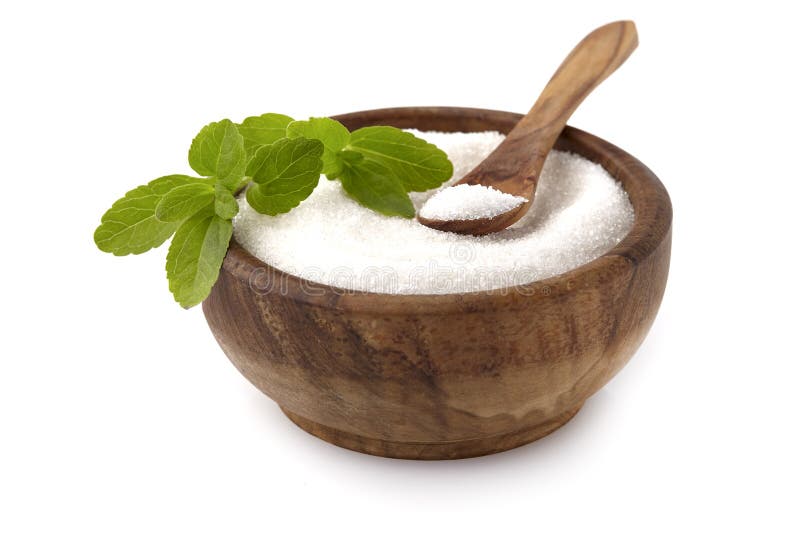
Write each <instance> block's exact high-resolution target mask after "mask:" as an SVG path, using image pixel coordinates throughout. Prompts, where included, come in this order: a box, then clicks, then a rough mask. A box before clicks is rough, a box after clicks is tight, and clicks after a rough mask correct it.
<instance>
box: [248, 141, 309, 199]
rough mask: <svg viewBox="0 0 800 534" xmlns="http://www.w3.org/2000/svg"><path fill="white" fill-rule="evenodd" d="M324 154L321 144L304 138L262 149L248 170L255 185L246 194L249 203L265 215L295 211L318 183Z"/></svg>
mask: <svg viewBox="0 0 800 534" xmlns="http://www.w3.org/2000/svg"><path fill="white" fill-rule="evenodd" d="M322 152H323V145H322V142H321V141H319V140H317V139H306V138H304V137H298V138H296V139H287V138H284V139H280V140H278V141H276V142H275V143H273V144H271V145H269V146H265V147H261V148H260V149H259V150H258V152H256V154H255V156H253V160H252V161H251V162H250V166H249V167H248V173H249V174H250V176H252V177H253V182H254V184H253V185H252V186H250V188H249V189H248V190H247V202H248V203H249V204H250V205H251V206H253V208H254V209H255V210H256V211H257V212H259V213H263V214H265V215H278V214H279V213H286V212H287V211H289V210H291V209H292V208H294V207H296V206H297V205H298V204H300V203H301V202H302V201H303V200H305V199H306V198H308V196H309V195H310V194H311V192H312V191H314V188H315V187H316V186H317V184H318V183H319V174H320V171H321V170H322Z"/></svg>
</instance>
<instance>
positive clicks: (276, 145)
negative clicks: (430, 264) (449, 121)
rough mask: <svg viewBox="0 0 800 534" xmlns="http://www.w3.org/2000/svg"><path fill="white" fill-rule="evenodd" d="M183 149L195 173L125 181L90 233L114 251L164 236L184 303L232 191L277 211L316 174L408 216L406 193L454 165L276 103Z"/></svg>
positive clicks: (217, 243)
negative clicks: (294, 113) (279, 108)
mask: <svg viewBox="0 0 800 534" xmlns="http://www.w3.org/2000/svg"><path fill="white" fill-rule="evenodd" d="M188 159H189V165H190V167H191V168H192V169H193V170H194V171H195V172H197V174H198V175H199V176H187V175H183V174H172V175H169V176H162V177H161V178H157V179H155V180H153V181H151V182H149V183H148V184H146V185H143V186H139V187H137V188H135V189H133V190H131V191H128V193H126V194H125V196H124V197H122V198H121V199H119V200H118V201H116V202H115V203H114V204H113V205H112V206H111V208H110V209H109V210H108V211H106V213H105V214H104V215H103V217H102V218H101V220H100V225H99V226H98V227H97V229H96V230H95V234H94V240H95V243H96V244H97V247H98V248H99V249H100V250H102V251H104V252H110V253H112V254H115V255H118V256H122V255H126V254H140V253H142V252H146V251H147V250H150V249H152V248H155V247H158V246H160V245H161V244H163V243H164V242H165V241H166V240H168V239H169V238H170V237H172V243H171V244H170V247H169V252H168V254H167V266H166V271H167V279H168V281H169V289H170V291H171V292H172V294H173V296H174V298H175V300H176V301H177V302H178V303H179V304H181V306H184V307H186V308H189V307H191V306H194V305H196V304H199V303H200V302H202V301H203V300H204V299H205V298H206V297H207V296H208V294H209V293H210V291H211V288H212V287H213V285H214V283H215V282H216V280H217V277H218V276H219V270H220V268H221V266H222V262H223V260H224V258H225V254H226V252H227V249H228V245H229V243H230V239H231V236H232V234H233V223H232V219H233V217H235V216H236V214H237V213H238V211H239V203H238V201H237V199H236V197H235V195H236V194H237V193H238V192H239V191H241V190H245V193H244V197H245V198H246V199H247V202H248V204H249V205H250V206H251V207H252V208H253V209H254V210H256V211H258V212H259V213H262V214H265V215H272V216H274V215H280V214H282V213H287V212H288V211H290V210H292V209H293V208H295V207H297V206H298V205H299V204H300V203H301V202H303V201H304V200H305V199H307V198H308V197H309V196H310V195H311V193H312V192H313V191H314V189H315V188H316V186H317V184H318V183H319V179H320V176H321V174H325V175H326V176H327V177H328V179H331V180H339V181H340V182H341V184H342V188H343V189H344V191H345V192H346V193H347V194H348V195H349V196H350V197H351V198H353V199H354V200H355V201H356V202H359V203H360V204H361V205H363V206H365V207H367V208H369V209H372V210H374V211H376V212H378V213H381V214H384V215H389V216H399V217H406V218H412V217H414V206H413V204H412V203H411V199H410V198H409V195H408V193H409V192H412V191H425V190H427V189H430V188H433V187H438V186H439V185H441V184H442V183H444V182H445V181H446V180H447V179H449V178H450V176H451V175H452V173H453V166H452V164H451V163H450V161H449V160H448V159H447V155H446V154H445V153H444V152H442V151H441V150H440V149H438V148H437V147H436V146H434V145H433V144H431V143H428V142H426V141H424V140H422V139H419V138H417V137H415V136H414V135H413V134H411V133H408V132H404V131H402V130H399V129H397V128H392V127H390V126H368V127H365V128H360V129H358V130H355V131H353V132H352V133H351V132H350V131H348V130H347V128H345V127H344V126H343V125H342V124H341V123H339V122H338V121H335V120H333V119H331V118H327V117H321V118H311V119H308V120H305V121H295V120H293V119H292V118H291V117H289V116H288V115H282V114H280V113H265V114H263V115H258V116H253V117H247V118H246V119H244V120H243V121H242V122H241V123H239V124H236V123H234V122H232V121H230V120H228V119H223V120H221V121H218V122H212V123H210V124H207V125H206V126H204V127H203V129H202V130H200V133H198V134H197V136H195V138H194V139H193V140H192V143H191V146H190V147H189V154H188ZM173 236H174V237H173Z"/></svg>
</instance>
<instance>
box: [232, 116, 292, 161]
mask: <svg viewBox="0 0 800 534" xmlns="http://www.w3.org/2000/svg"><path fill="white" fill-rule="evenodd" d="M293 120H294V119H292V118H291V117H288V116H286V115H281V114H280V113H264V114H263V115H259V116H257V117H247V118H246V119H245V120H243V121H242V123H241V124H240V125H239V133H240V134H242V137H244V148H245V150H246V151H247V155H248V156H252V155H253V153H254V152H255V151H256V150H258V148H259V147H261V146H263V145H271V144H272V143H274V142H275V141H277V140H278V139H280V138H281V137H286V127H287V126H288V125H289V123H290V122H292V121H293Z"/></svg>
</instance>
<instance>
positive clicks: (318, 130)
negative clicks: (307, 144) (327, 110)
mask: <svg viewBox="0 0 800 534" xmlns="http://www.w3.org/2000/svg"><path fill="white" fill-rule="evenodd" d="M286 136H287V137H289V138H295V137H306V138H308V139H318V140H320V141H322V144H323V145H324V147H325V150H324V151H323V152H322V174H325V175H329V174H330V175H336V174H339V173H340V172H341V171H342V163H341V162H340V161H339V158H338V157H337V153H338V152H339V151H340V150H342V149H343V148H344V147H346V146H347V143H348V142H349V141H350V132H349V131H348V130H347V128H345V127H344V126H343V125H342V123H340V122H339V121H335V120H333V119H329V118H327V117H321V118H311V119H308V120H307V121H295V122H293V123H291V124H289V126H287V127H286Z"/></svg>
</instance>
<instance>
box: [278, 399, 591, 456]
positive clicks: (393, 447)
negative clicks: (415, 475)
mask: <svg viewBox="0 0 800 534" xmlns="http://www.w3.org/2000/svg"><path fill="white" fill-rule="evenodd" d="M582 406H583V403H581V404H579V405H578V406H576V407H574V408H571V409H569V410H567V411H566V412H564V413H562V414H560V415H558V416H556V417H554V418H552V419H550V420H548V421H545V422H544V423H541V424H539V425H536V426H534V427H530V428H525V429H523V430H517V431H515V432H510V433H508V434H500V435H495V436H489V437H485V438H475V439H467V440H461V441H440V442H435V441H434V442H401V441H386V440H382V439H375V438H368V437H365V436H360V435H358V434H351V433H349V432H343V431H341V430H337V429H335V428H331V427H329V426H325V425H322V424H320V423H316V422H314V421H311V420H310V419H306V418H305V417H302V416H300V415H297V414H296V413H292V412H290V411H288V410H285V409H284V408H283V407H281V410H283V413H285V414H286V416H287V417H288V418H289V419H290V420H291V421H292V422H293V423H294V424H296V425H297V426H299V427H300V428H302V429H303V430H305V431H306V432H308V433H309V434H311V435H313V436H316V437H318V438H320V439H322V440H325V441H327V442H328V443H333V444H334V445H337V446H339V447H344V448H345V449H350V450H353V451H357V452H363V453H365V454H372V455H374V456H383V457H386V458H400V459H404V460H457V459H459V458H472V457H475V456H485V455H487V454H494V453H497V452H502V451H507V450H509V449H514V448H516V447H520V446H522V445H526V444H528V443H531V442H532V441H536V440H537V439H540V438H543V437H545V436H546V435H548V434H550V433H551V432H553V431H554V430H557V429H558V428H560V427H561V426H563V425H564V424H566V423H567V422H568V421H569V420H570V419H572V418H573V417H574V416H575V414H576V413H578V411H579V410H580V409H581V407H582Z"/></svg>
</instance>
